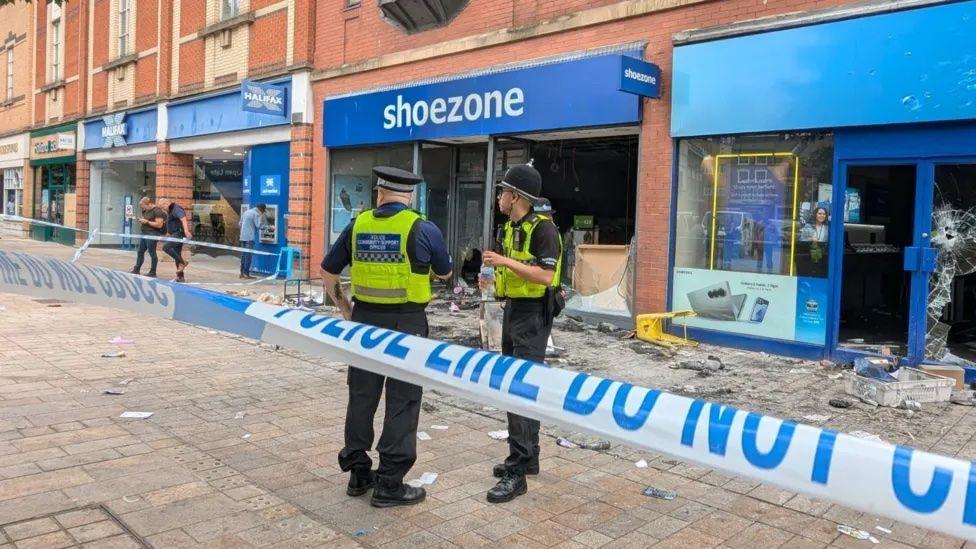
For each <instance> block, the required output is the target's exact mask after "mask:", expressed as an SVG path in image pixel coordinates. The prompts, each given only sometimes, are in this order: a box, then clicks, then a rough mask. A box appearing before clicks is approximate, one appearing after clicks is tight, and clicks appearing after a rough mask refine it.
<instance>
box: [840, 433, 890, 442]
mask: <svg viewBox="0 0 976 549" xmlns="http://www.w3.org/2000/svg"><path fill="white" fill-rule="evenodd" d="M847 434H849V435H851V436H852V437H857V438H860V439H864V440H871V441H874V442H880V443H882V444H886V443H885V441H884V440H881V437H879V436H878V435H873V434H871V433H869V432H867V431H851V432H850V433H847Z"/></svg>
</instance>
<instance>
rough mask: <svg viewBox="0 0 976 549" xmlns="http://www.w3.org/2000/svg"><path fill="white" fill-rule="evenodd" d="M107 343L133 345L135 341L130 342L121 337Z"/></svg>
mask: <svg viewBox="0 0 976 549" xmlns="http://www.w3.org/2000/svg"><path fill="white" fill-rule="evenodd" d="M109 343H112V344H113V345H132V344H133V343H135V341H132V340H131V339H126V338H124V337H122V336H115V337H113V338H112V339H111V340H110V341H109Z"/></svg>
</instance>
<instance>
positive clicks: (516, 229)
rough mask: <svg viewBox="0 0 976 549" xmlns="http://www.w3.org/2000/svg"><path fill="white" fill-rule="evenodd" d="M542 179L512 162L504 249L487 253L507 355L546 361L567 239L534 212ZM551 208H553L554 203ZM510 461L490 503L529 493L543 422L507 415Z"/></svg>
mask: <svg viewBox="0 0 976 549" xmlns="http://www.w3.org/2000/svg"><path fill="white" fill-rule="evenodd" d="M541 190H542V177H541V176H540V175H539V172H538V171H536V169H535V168H533V167H532V166H531V165H527V164H521V165H517V166H512V167H511V168H510V169H509V170H508V172H506V173H505V177H504V179H503V180H502V182H501V183H500V184H499V193H498V208H499V209H500V210H501V212H502V213H503V214H505V215H507V216H508V218H509V221H508V222H507V223H505V226H504V231H503V237H502V242H501V243H499V244H500V246H498V247H500V248H501V253H498V252H497V251H486V252H485V253H484V258H483V260H484V264H485V265H488V266H491V267H494V268H495V297H497V298H502V299H504V300H505V312H504V315H503V317H502V353H503V354H506V355H509V356H514V357H517V358H521V359H525V360H531V361H533V362H540V363H541V362H543V361H545V358H546V343H547V342H548V341H549V333H550V332H551V331H552V321H553V318H554V317H555V316H556V315H558V314H559V311H560V310H561V309H562V306H563V304H564V302H563V300H562V296H561V295H560V294H559V291H558V286H559V276H560V270H561V269H562V255H563V254H562V240H561V239H560V236H559V229H557V228H556V225H555V223H553V221H552V218H550V217H549V216H548V215H547V214H543V213H537V212H534V211H533V208H534V206H535V203H536V202H537V201H538V197H539V193H540V191H541ZM550 208H551V207H550ZM508 449H509V455H508V457H507V458H505V462H504V463H501V464H498V465H495V466H494V468H493V470H492V473H493V474H494V476H495V477H499V478H500V479H501V480H499V481H498V483H497V484H496V485H495V487H494V488H492V489H491V490H489V491H488V495H487V499H488V501H489V502H491V503H502V502H506V501H511V500H512V499H514V498H516V497H517V496H520V495H522V494H524V493H525V492H526V491H528V484H527V483H526V481H525V475H536V474H538V473H539V421H538V420H534V419H529V418H527V417H522V416H519V415H516V414H512V413H509V414H508Z"/></svg>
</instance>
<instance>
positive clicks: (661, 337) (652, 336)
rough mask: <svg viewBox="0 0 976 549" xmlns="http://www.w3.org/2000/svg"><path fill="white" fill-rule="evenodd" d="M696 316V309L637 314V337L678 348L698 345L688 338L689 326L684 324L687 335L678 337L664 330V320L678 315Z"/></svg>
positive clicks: (663, 345) (670, 347)
mask: <svg viewBox="0 0 976 549" xmlns="http://www.w3.org/2000/svg"><path fill="white" fill-rule="evenodd" d="M689 316H695V312H694V311H671V312H670V313H651V314H646V315H637V338H638V339H642V340H644V341H647V342H648V343H653V344H655V345H660V346H662V347H667V348H669V349H676V348H678V347H681V346H685V347H697V346H698V342H697V341H692V340H690V339H688V327H687V326H684V329H685V336H684V337H678V336H676V335H671V334H669V333H667V332H665V331H664V321H665V320H673V319H675V318H678V317H689Z"/></svg>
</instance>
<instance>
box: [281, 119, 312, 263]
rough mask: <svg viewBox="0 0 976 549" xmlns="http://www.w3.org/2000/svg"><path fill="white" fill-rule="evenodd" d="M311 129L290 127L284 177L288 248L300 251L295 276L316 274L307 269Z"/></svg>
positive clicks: (308, 127) (309, 250) (307, 126)
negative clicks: (301, 262) (300, 262)
mask: <svg viewBox="0 0 976 549" xmlns="http://www.w3.org/2000/svg"><path fill="white" fill-rule="evenodd" d="M312 132H313V126H312V125H311V124H293V125H292V127H291V159H290V174H289V177H288V235H287V236H288V245H289V246H291V247H293V248H298V249H299V250H301V251H302V258H303V259H304V265H303V271H304V272H302V273H299V272H297V271H296V273H295V276H301V277H307V276H309V273H310V272H312V273H317V272H318V270H317V269H314V268H312V269H310V265H309V261H311V251H312V151H313V137H312V136H313V133H312Z"/></svg>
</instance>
